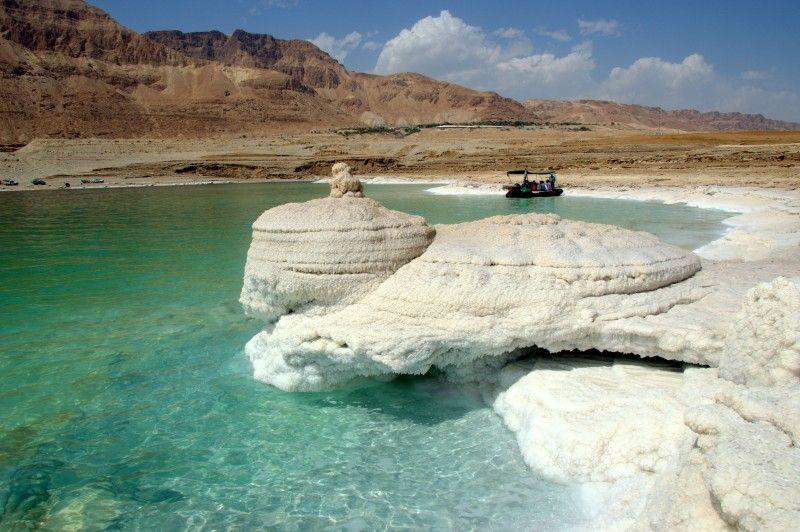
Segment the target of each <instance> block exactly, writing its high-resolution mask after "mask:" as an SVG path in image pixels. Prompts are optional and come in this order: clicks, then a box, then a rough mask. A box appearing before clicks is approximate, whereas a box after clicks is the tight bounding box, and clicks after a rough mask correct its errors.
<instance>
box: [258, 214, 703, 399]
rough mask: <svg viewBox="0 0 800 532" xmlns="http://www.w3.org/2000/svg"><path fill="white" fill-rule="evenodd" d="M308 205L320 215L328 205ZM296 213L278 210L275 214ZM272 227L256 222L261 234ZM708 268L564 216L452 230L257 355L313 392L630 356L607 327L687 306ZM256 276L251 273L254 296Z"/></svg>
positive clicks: (641, 238)
mask: <svg viewBox="0 0 800 532" xmlns="http://www.w3.org/2000/svg"><path fill="white" fill-rule="evenodd" d="M342 205H345V206H348V208H349V205H350V204H347V203H345V204H342ZM305 208H306V209H310V212H315V210H316V209H317V208H318V204H317V203H314V202H309V203H306V204H305ZM291 209H293V210H295V211H297V210H299V207H291ZM287 210H288V209H287ZM286 214H287V212H284V210H282V209H281V207H278V208H276V209H272V210H270V211H267V213H265V215H264V216H265V217H267V219H268V220H272V219H275V218H277V217H283V219H284V220H286ZM265 221H266V220H264V219H263V217H262V219H259V221H257V222H256V224H255V226H254V227H255V228H256V230H257V231H258V229H259V227H263V226H264V223H265ZM341 229H342V230H343V231H344V230H345V229H344V228H343V227H342V228H341ZM351 229H352V230H354V231H353V232H354V234H357V232H358V230H359V228H358V226H357V225H353V226H352V227H351ZM259 245H260V244H258V241H257V240H254V245H253V248H251V255H250V256H258V255H261V253H260V252H259V251H258V246H259ZM340 253H346V252H345V251H341V252H340ZM388 256H391V255H388ZM329 260H334V259H333V258H331V259H329ZM348 260H349V259H342V262H343V263H345V264H346V263H347V261H348ZM249 261H250V259H248V264H249ZM289 267H291V266H289ZM699 269H700V262H699V260H698V259H697V257H695V256H694V255H692V254H691V253H689V252H686V251H684V250H681V249H679V248H676V247H674V246H670V245H667V244H664V243H663V242H661V241H660V240H658V239H657V238H656V237H654V236H652V235H649V234H646V233H639V232H633V231H628V230H624V229H620V228H617V227H611V226H605V225H599V224H589V223H584V222H574V221H568V220H561V219H560V218H559V217H558V216H555V215H536V214H533V215H520V216H500V217H494V218H488V219H486V220H480V221H477V222H471V223H464V224H457V225H452V226H441V227H439V228H438V230H437V235H436V238H435V239H434V241H433V243H432V244H431V246H430V247H429V248H428V249H427V250H426V251H425V253H423V254H422V255H421V256H420V257H419V258H417V259H415V260H413V261H411V262H410V263H408V264H406V265H405V266H404V267H402V268H400V269H399V270H398V271H397V272H396V273H394V274H393V275H392V276H391V277H388V279H386V280H385V281H384V282H383V283H381V284H380V285H379V286H377V287H375V288H374V290H372V291H371V292H370V293H368V294H366V295H365V296H364V297H363V298H361V299H360V300H358V301H356V302H354V303H353V304H351V305H347V306H345V307H343V308H340V309H337V310H335V311H333V312H331V313H329V314H326V315H324V316H314V317H311V316H303V315H302V314H296V315H292V316H285V317H284V318H282V319H281V320H280V321H279V322H278V323H277V324H276V326H275V329H274V330H273V331H271V332H264V333H262V334H260V335H259V336H257V337H256V338H254V339H253V340H252V341H251V342H250V344H248V347H247V353H248V355H249V356H250V358H251V360H252V361H253V365H254V367H255V371H256V377H257V378H260V379H262V380H266V381H267V382H270V383H272V384H275V385H276V386H278V387H282V388H285V389H290V390H314V389H320V388H325V387H329V386H335V385H337V384H340V383H341V382H342V381H343V380H347V379H350V378H355V377H368V376H376V375H384V374H397V373H408V374H423V373H426V372H427V371H429V370H430V369H431V368H432V367H436V368H438V369H440V370H443V371H446V372H452V373H454V374H457V375H458V378H464V376H465V372H466V373H468V372H469V371H470V369H469V368H470V367H471V365H472V364H474V363H476V361H478V360H479V359H484V358H487V357H504V356H506V355H507V354H509V353H512V352H514V351H515V350H517V349H521V348H526V347H530V346H533V345H537V346H539V347H544V348H547V349H551V350H554V351H558V350H562V349H576V348H589V347H598V346H599V347H601V348H607V349H614V348H617V350H620V349H619V347H624V346H625V345H626V344H625V342H626V341H628V340H627V339H626V338H625V337H624V336H622V335H620V336H619V337H614V338H610V339H603V338H602V335H601V331H602V329H603V327H604V324H605V323H606V322H608V321H610V320H612V319H614V318H617V319H618V318H623V317H630V316H637V315H639V316H646V315H648V314H652V313H653V312H656V311H657V310H658V309H666V308H669V307H671V306H674V305H676V304H678V303H679V302H681V301H682V300H684V299H686V297H688V296H687V290H688V293H689V294H690V295H691V293H692V289H691V287H688V288H687V290H682V289H675V288H672V287H670V285H672V284H674V283H677V282H679V281H682V280H685V279H687V278H689V277H691V276H692V275H693V274H695V273H696V272H697V271H698V270H699ZM251 279H252V275H247V274H246V281H245V285H246V287H247V286H250V285H251V283H252V281H251ZM276 279H277V278H276ZM264 286H265V285H264ZM246 292H248V293H249V292H254V293H261V294H269V293H270V290H269V289H264V288H261V289H260V290H250V289H247V290H246ZM623 296H624V297H623ZM698 297H699V296H698ZM256 299H259V298H258V297H257V298H256ZM302 299H303V300H305V299H307V296H304V297H303V298H302ZM243 300H244V298H243ZM260 300H266V301H271V299H268V298H264V297H261V298H260ZM249 306H250V307H251V308H252V307H254V306H256V305H255V304H254V303H250V304H249ZM269 306H270V307H272V306H273V305H269ZM486 331H491V334H487V333H486ZM612 340H613V341H616V342H617V343H616V344H612ZM604 341H605V342H606V343H607V344H608V345H601V344H599V343H601V342H604ZM622 350H624V349H622ZM648 354H653V355H657V354H659V352H658V351H657V350H655V349H654V352H653V353H648ZM480 363H482V362H479V364H480ZM329 370H330V373H328V372H329Z"/></svg>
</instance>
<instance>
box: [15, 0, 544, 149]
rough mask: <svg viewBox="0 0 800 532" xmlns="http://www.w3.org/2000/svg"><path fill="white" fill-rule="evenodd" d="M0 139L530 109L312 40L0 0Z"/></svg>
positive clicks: (503, 116) (189, 131)
mask: <svg viewBox="0 0 800 532" xmlns="http://www.w3.org/2000/svg"><path fill="white" fill-rule="evenodd" d="M0 76H1V77H0V142H2V143H19V142H25V141H27V140H30V139H31V138H34V137H37V136H66V137H81V136H84V137H89V136H142V135H155V136H164V137H167V136H169V137H175V136H177V137H180V136H199V135H209V134H215V133H250V132H263V131H268V130H273V131H274V130H275V129H276V128H277V129H280V128H286V127H304V128H309V127H340V126H355V125H359V124H363V123H368V124H376V123H391V124H398V123H400V124H403V123H408V124H410V123H420V122H444V121H450V122H464V121H471V120H489V119H498V120H513V119H517V118H518V117H520V116H522V117H529V113H528V111H527V110H526V109H525V108H524V107H523V106H522V104H520V103H519V102H515V101H514V100H510V99H507V98H502V97H500V96H498V95H497V94H494V93H488V92H478V91H474V90H470V89H467V88H464V87H460V86H457V85H453V84H450V83H444V82H439V81H435V80H432V79H430V78H426V77H424V76H419V75H415V74H399V75H394V76H385V77H384V76H370V75H366V74H356V73H352V72H349V71H348V70H347V69H345V68H344V67H343V66H342V65H340V64H339V63H338V62H336V61H335V60H334V59H333V58H331V57H330V56H329V55H328V54H326V53H325V52H323V51H321V50H320V49H318V48H316V47H315V46H314V45H312V44H311V43H309V42H306V41H300V40H280V39H275V38H273V37H272V36H269V35H257V34H251V33H247V32H244V31H241V30H240V31H237V32H235V33H234V34H233V35H231V36H230V37H228V36H226V35H224V34H222V33H219V32H204V33H189V34H186V33H181V32H157V33H152V34H149V35H148V36H143V35H140V34H138V33H136V32H133V31H131V30H129V29H127V28H124V27H122V26H121V25H120V24H118V23H117V22H115V21H114V20H113V19H112V18H111V17H109V16H108V15H107V14H106V13H104V12H103V11H101V10H99V9H97V8H94V7H92V6H89V5H87V4H86V3H85V2H83V1H82V0H0Z"/></svg>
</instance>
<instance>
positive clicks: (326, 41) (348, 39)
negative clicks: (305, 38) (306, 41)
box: [310, 31, 363, 63]
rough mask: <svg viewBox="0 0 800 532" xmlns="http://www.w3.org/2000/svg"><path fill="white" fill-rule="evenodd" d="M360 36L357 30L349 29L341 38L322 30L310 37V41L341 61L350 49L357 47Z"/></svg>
mask: <svg viewBox="0 0 800 532" xmlns="http://www.w3.org/2000/svg"><path fill="white" fill-rule="evenodd" d="M362 38H363V36H362V35H361V34H360V33H359V32H357V31H351V32H350V33H348V34H347V35H345V36H344V37H342V38H341V39H339V38H336V37H334V36H333V35H329V34H327V33H325V32H324V31H323V32H322V33H320V34H319V35H317V36H316V37H314V38H313V39H310V42H311V43H312V44H314V45H315V46H317V47H318V48H320V49H321V50H324V51H325V52H328V54H330V56H331V57H333V58H334V59H336V60H337V61H339V62H340V63H341V62H342V61H344V58H345V57H347V54H348V53H350V51H351V50H355V49H356V48H358V45H359V44H361V39H362Z"/></svg>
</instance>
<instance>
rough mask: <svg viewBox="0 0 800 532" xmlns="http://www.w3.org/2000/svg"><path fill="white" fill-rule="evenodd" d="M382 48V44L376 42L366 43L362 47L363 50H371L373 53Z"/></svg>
mask: <svg viewBox="0 0 800 532" xmlns="http://www.w3.org/2000/svg"><path fill="white" fill-rule="evenodd" d="M382 46H383V44H382V43H379V42H378V41H367V42H365V43H364V45H363V46H362V47H363V48H364V49H365V50H373V51H374V50H380V49H381V47H382Z"/></svg>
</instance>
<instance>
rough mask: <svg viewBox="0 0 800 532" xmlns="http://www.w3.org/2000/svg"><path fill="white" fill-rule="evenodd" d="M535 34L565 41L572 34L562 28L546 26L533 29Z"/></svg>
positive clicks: (569, 38) (568, 39)
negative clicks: (554, 28) (555, 28)
mask: <svg viewBox="0 0 800 532" xmlns="http://www.w3.org/2000/svg"><path fill="white" fill-rule="evenodd" d="M533 32H534V33H535V34H536V35H540V36H542V37H549V38H550V39H553V40H554V41H558V42H567V41H570V40H572V36H571V35H570V34H569V33H567V32H566V31H564V30H548V29H547V28H536V29H535V30H533Z"/></svg>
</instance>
